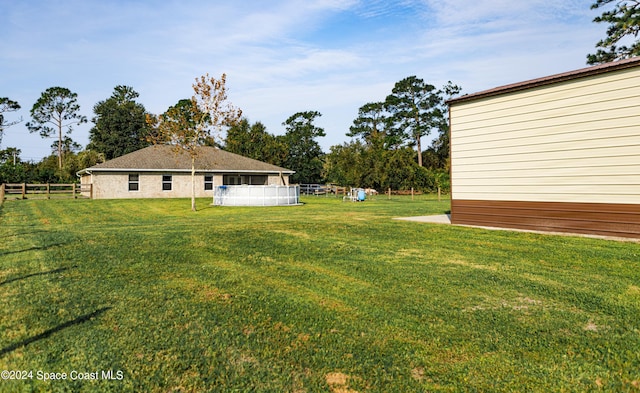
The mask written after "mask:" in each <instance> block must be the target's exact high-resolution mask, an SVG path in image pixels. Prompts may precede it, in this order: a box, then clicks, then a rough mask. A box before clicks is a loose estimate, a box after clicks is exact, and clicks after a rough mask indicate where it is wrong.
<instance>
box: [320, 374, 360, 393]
mask: <svg viewBox="0 0 640 393" xmlns="http://www.w3.org/2000/svg"><path fill="white" fill-rule="evenodd" d="M324 379H325V381H327V385H329V388H330V389H331V392H333V393H358V391H357V390H353V389H351V388H349V380H350V379H351V377H350V376H348V375H347V374H343V373H338V372H336V373H329V374H327V375H325V376H324Z"/></svg>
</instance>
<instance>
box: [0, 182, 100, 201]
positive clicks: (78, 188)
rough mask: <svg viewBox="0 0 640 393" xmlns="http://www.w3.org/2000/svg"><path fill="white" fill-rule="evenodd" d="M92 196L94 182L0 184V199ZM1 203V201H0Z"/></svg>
mask: <svg viewBox="0 0 640 393" xmlns="http://www.w3.org/2000/svg"><path fill="white" fill-rule="evenodd" d="M12 196H13V197H14V198H15V199H28V198H31V197H33V198H46V199H51V198H74V199H76V198H92V197H93V185H92V184H52V183H46V184H26V183H6V184H2V185H1V186H0V201H4V200H5V198H6V199H10V198H12ZM0 203H1V202H0Z"/></svg>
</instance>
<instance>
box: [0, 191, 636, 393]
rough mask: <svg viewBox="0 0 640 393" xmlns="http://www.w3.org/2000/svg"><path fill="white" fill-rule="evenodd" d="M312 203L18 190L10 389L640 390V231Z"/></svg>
mask: <svg viewBox="0 0 640 393" xmlns="http://www.w3.org/2000/svg"><path fill="white" fill-rule="evenodd" d="M303 201H304V202H305V205H303V206H296V207H268V208H233V207H224V208H222V207H211V206H209V205H208V203H209V201H208V200H199V201H198V203H199V211H198V212H196V213H193V212H191V211H190V210H189V201H188V200H112V201H93V200H55V201H53V200H52V201H47V200H44V201H8V202H6V203H5V204H4V205H3V206H2V207H1V208H0V238H1V239H2V241H1V242H0V304H1V306H0V370H26V371H32V372H33V377H32V379H30V378H27V379H26V380H20V381H17V380H0V391H2V392H22V391H43V392H45V391H46V392H49V391H83V392H84V391H97V392H104V391H113V392H141V391H149V392H203V391H212V392H295V393H302V392H335V393H338V392H342V393H344V392H349V393H353V392H427V391H429V392H431V391H435V392H447V391H491V392H494V391H495V392H500V391H563V392H584V391H638V390H640V266H639V265H640V244H638V243H631V242H616V241H608V240H599V239H589V238H581V237H570V236H569V237H567V236H553V235H540V234H530V233H518V232H509V231H489V230H483V229H476V228H463V227H452V226H448V225H437V224H426V223H415V222H406V221H398V220H393V219H392V218H393V217H401V216H413V215H427V214H442V213H444V212H446V211H448V209H449V204H448V202H444V201H443V202H437V201H436V200H435V199H434V198H433V197H419V198H415V200H413V201H412V200H411V197H394V198H392V199H391V200H388V199H387V198H386V197H384V196H380V197H377V198H375V199H370V200H367V201H365V202H363V203H351V202H342V201H341V199H338V198H336V199H334V198H327V197H308V198H304V199H303ZM108 370H113V373H112V374H111V375H112V376H113V378H114V379H113V380H109V379H103V375H102V371H108ZM72 371H76V374H74V375H76V377H77V376H78V375H79V374H77V373H94V372H95V373H96V374H97V376H98V377H99V378H98V379H96V380H79V379H75V380H71V379H67V380H61V381H48V382H45V381H42V380H38V378H37V377H38V374H37V373H38V372H41V373H44V372H47V373H52V372H55V373H63V372H64V373H67V374H68V378H69V374H70V373H71V372H72ZM118 371H121V372H122V374H120V375H121V376H122V378H121V379H119V378H118V373H117V372H118ZM40 375H42V374H40ZM82 375H86V376H88V377H92V374H82Z"/></svg>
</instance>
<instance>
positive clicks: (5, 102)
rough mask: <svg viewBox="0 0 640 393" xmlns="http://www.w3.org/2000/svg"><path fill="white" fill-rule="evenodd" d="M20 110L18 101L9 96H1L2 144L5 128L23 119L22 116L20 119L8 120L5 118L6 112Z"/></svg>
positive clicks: (0, 142) (0, 126)
mask: <svg viewBox="0 0 640 393" xmlns="http://www.w3.org/2000/svg"><path fill="white" fill-rule="evenodd" d="M18 110H20V105H19V104H18V102H16V101H13V100H10V99H9V98H7V97H0V145H2V134H3V133H4V130H5V129H6V128H8V127H11V126H12V125H15V124H18V123H20V122H21V121H22V118H20V120H14V121H7V120H5V118H4V113H7V112H15V111H18Z"/></svg>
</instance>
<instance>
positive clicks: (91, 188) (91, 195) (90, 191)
mask: <svg viewBox="0 0 640 393" xmlns="http://www.w3.org/2000/svg"><path fill="white" fill-rule="evenodd" d="M89 198H90V199H93V183H89Z"/></svg>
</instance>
